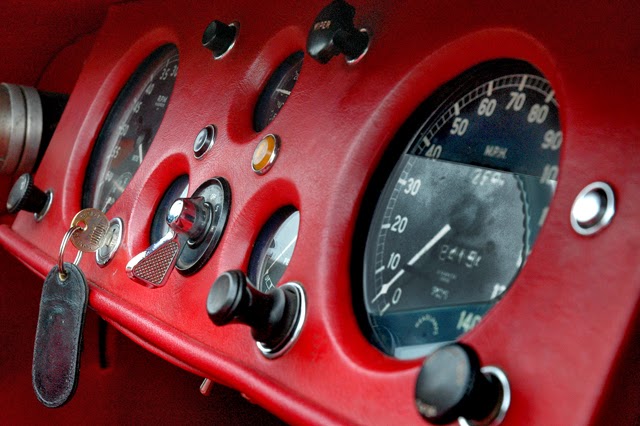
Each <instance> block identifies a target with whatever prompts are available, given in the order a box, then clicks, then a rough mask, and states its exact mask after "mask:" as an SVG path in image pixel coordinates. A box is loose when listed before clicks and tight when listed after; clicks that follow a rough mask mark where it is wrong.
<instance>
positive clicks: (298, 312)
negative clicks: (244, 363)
mask: <svg viewBox="0 0 640 426" xmlns="http://www.w3.org/2000/svg"><path fill="white" fill-rule="evenodd" d="M298 288H299V287H290V286H288V285H287V284H285V285H284V286H282V287H277V288H275V289H273V290H271V291H269V292H268V293H262V292H261V291H260V290H258V289H256V288H255V287H253V286H252V285H251V284H249V282H248V281H247V278H246V276H245V275H244V273H243V272H241V271H236V270H232V271H227V272H225V273H223V274H222V275H220V276H219V277H218V278H217V279H216V280H215V282H214V283H213V286H212V287H211V290H210V291H209V296H208V298H207V312H208V313H209V318H210V319H211V321H213V323H214V324H215V325H218V326H223V325H227V324H245V325H248V326H249V327H251V335H252V336H253V338H254V340H256V341H257V342H258V347H260V349H261V350H262V352H263V353H264V354H265V355H266V356H267V357H269V358H274V357H275V356H278V355H280V353H281V352H282V351H284V350H286V348H287V347H288V346H289V345H290V344H291V343H292V342H293V340H295V338H296V337H297V333H299V331H300V326H301V321H303V320H304V294H303V293H301V290H298ZM301 308H302V309H301Z"/></svg>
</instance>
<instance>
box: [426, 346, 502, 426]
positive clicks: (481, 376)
mask: <svg viewBox="0 0 640 426" xmlns="http://www.w3.org/2000/svg"><path fill="white" fill-rule="evenodd" d="M415 398H416V406H417V408H418V411H419V412H420V414H422V416H423V417H424V418H425V419H427V420H428V421H429V422H431V423H433V424H439V425H442V424H448V423H451V422H453V421H454V420H456V419H460V418H462V419H463V420H465V421H466V424H490V423H492V424H498V423H500V422H501V421H502V420H503V419H504V416H505V415H506V412H507V410H508V408H509V405H510V402H511V392H510V388H509V382H508V380H507V377H506V375H505V374H504V372H503V371H502V370H500V369H499V368H497V367H491V366H488V367H483V368H480V358H479V357H478V354H477V353H476V351H475V350H474V349H473V348H472V347H471V346H469V345H465V344H464V343H452V344H449V345H446V346H443V347H441V348H439V349H438V350H436V351H435V352H434V353H432V354H431V355H430V356H429V357H428V358H427V359H426V360H425V362H424V364H423V365H422V369H421V370H420V374H419V375H418V380H417V382H416V390H415ZM471 421H472V422H474V423H471ZM460 423H461V424H463V422H460Z"/></svg>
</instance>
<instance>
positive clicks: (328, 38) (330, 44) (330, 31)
mask: <svg viewBox="0 0 640 426" xmlns="http://www.w3.org/2000/svg"><path fill="white" fill-rule="evenodd" d="M355 14H356V9H355V8H354V7H353V6H351V5H350V4H349V3H347V2H345V1H344V0H334V1H333V2H332V3H331V4H329V5H328V6H326V7H325V8H324V9H322V11H320V14H318V16H317V17H316V19H315V21H314V22H313V25H312V26H311V30H310V31H309V36H308V37H307V52H308V53H309V55H311V57H312V58H314V59H315V60H317V61H318V62H320V63H321V64H326V63H327V62H329V61H330V60H331V58H333V57H334V56H336V55H339V54H341V53H342V54H344V56H345V57H346V59H347V61H355V60H357V59H359V58H360V57H361V56H362V55H364V53H366V51H367V48H368V47H369V35H368V34H367V32H366V31H361V30H358V29H357V28H356V27H355V26H354V24H353V18H354V16H355Z"/></svg>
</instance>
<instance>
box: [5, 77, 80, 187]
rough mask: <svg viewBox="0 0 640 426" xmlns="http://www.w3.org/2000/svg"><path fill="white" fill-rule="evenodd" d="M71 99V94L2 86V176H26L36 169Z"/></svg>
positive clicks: (9, 85)
mask: <svg viewBox="0 0 640 426" xmlns="http://www.w3.org/2000/svg"><path fill="white" fill-rule="evenodd" d="M67 100H68V96H67V95H62V94H58V93H47V92H39V91H38V90H36V89H34V88H33V87H26V86H18V85H15V84H8V83H2V84H0V174H3V175H14V174H22V173H28V172H32V171H33V170H35V169H36V167H37V166H38V164H39V163H40V160H41V159H42V156H43V155H44V152H45V151H46V149H47V146H48V145H49V142H50V141H51V137H52V136H53V132H54V131H55V129H56V126H57V125H58V122H59V121H60V116H61V115H62V112H63V111H64V107H65V106H66V104H67Z"/></svg>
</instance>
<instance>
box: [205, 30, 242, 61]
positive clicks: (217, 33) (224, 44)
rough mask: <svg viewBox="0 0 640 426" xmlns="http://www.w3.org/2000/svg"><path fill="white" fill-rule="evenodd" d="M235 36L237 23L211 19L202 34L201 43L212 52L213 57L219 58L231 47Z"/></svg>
mask: <svg viewBox="0 0 640 426" xmlns="http://www.w3.org/2000/svg"><path fill="white" fill-rule="evenodd" d="M237 36H238V25H237V24H235V23H231V24H229V25H227V24H225V23H224V22H220V21H212V22H211V23H209V25H207V28H205V30H204V33H203V34H202V45H203V46H204V47H206V48H207V49H209V50H211V51H212V52H213V57H214V58H215V59H220V58H222V57H223V56H224V55H225V54H226V53H227V52H228V51H229V50H231V49H232V48H233V45H234V44H235V42H236V37H237Z"/></svg>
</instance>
